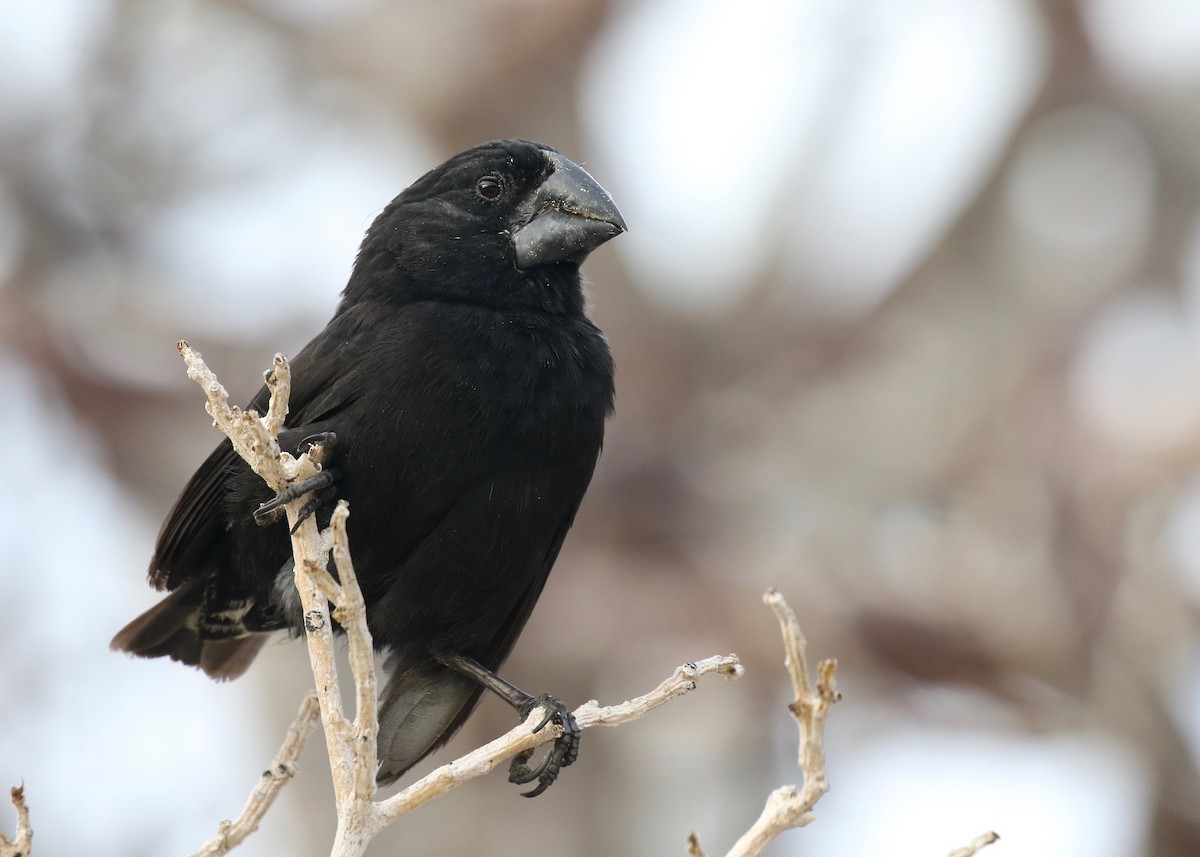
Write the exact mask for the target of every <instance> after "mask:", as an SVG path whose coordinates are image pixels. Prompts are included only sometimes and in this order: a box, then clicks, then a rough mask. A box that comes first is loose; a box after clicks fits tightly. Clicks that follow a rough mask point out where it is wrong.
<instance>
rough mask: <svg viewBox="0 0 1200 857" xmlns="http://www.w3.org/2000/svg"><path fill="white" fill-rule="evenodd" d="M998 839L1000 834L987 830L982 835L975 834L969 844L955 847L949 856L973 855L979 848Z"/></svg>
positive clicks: (962, 856) (972, 856)
mask: <svg viewBox="0 0 1200 857" xmlns="http://www.w3.org/2000/svg"><path fill="white" fill-rule="evenodd" d="M999 839H1000V835H999V834H998V833H994V832H992V831H990V830H989V831H988V832H987V833H985V834H983V835H982V836H977V837H975V839H973V840H971V844H970V845H968V846H967V847H966V848H956V849H954V850H953V851H951V852H950V857H974V855H976V854H978V853H979V852H980V850H981V849H983V848H985V847H987V846H988V845H991V844H992V843H993V842H996V841H998V840H999Z"/></svg>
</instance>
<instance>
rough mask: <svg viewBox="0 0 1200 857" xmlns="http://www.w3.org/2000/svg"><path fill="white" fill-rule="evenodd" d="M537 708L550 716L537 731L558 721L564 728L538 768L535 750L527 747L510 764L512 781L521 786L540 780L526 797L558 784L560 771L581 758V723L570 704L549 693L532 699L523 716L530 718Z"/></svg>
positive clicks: (509, 776) (525, 794)
mask: <svg viewBox="0 0 1200 857" xmlns="http://www.w3.org/2000/svg"><path fill="white" fill-rule="evenodd" d="M534 708H541V709H542V710H543V711H545V712H546V716H545V717H543V718H542V720H541V722H540V723H538V725H537V726H535V727H533V731H534V732H540V731H541V730H542V729H544V728H546V726H547V725H549V724H550V723H555V724H557V725H558V726H560V727H562V734H561V735H559V736H558V738H556V739H555V740H554V744H553V745H552V746H551V747H550V752H548V753H547V754H546V757H545V758H544V759H542V761H541V762H540V763H539V764H538V765H536V766H535V767H532V768H531V767H530V766H529V760H530V759H531V758H533V750H525V751H524V752H522V753H518V754H517V755H516V756H515V757H514V758H513V760H512V763H511V764H510V765H509V767H508V781H509V782H510V783H515V784H517V785H525V784H526V783H531V782H533V781H534V780H537V786H536V787H535V788H534V789H532V790H531V791H527V792H522V794H523V795H524V796H525V797H537V796H538V795H540V794H541V793H542V792H544V791H545V790H546V789H548V788H550V786H551V785H553V784H554V781H555V780H556V779H558V774H559V772H560V771H561V770H562V769H563V768H565V767H567V766H568V765H571V764H573V763H574V762H575V760H576V759H578V758H579V738H580V734H581V733H580V729H579V724H578V723H577V722H576V721H575V716H574V715H573V714H571V712H570V710H569V709H568V708H567V706H566V704H565V703H564V702H563V701H562V700H561V699H559V698H558V697H557V696H551V695H550V694H548V693H544V694H542V695H541V696H540V697H534V698H532V699H531V700H530V703H529V705H528V706H527V707H526V708H525V710H524V711H522V712H521V714H522V717H528V716H529V712H531V711H532V710H533V709H534Z"/></svg>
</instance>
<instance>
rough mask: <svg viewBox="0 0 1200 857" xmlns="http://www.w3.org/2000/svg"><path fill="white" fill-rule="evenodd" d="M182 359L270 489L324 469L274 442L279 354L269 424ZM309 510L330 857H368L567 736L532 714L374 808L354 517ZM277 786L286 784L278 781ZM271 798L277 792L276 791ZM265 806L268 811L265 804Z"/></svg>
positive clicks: (311, 648) (369, 662) (658, 698)
mask: <svg viewBox="0 0 1200 857" xmlns="http://www.w3.org/2000/svg"><path fill="white" fill-rule="evenodd" d="M179 352H180V354H182V355H183V357H184V360H185V361H187V365H188V377H190V378H192V379H194V380H195V381H197V382H198V383H199V384H200V385H201V387H203V388H204V390H205V392H206V393H207V395H208V403H207V404H206V406H205V407H206V409H207V410H208V413H209V414H210V415H211V416H212V417H213V422H214V424H215V425H216V426H217V427H218V428H219V429H221V430H222V431H223V432H225V433H226V435H228V436H229V438H230V440H231V441H232V443H233V446H234V449H235V450H236V451H237V453H238V454H239V455H240V456H242V458H244V459H245V460H246V462H247V463H248V464H249V465H250V467H251V468H252V469H253V470H254V472H255V473H257V474H259V475H260V476H261V477H262V478H263V479H264V480H265V481H266V482H267V484H268V485H270V486H271V488H272V489H274V490H275V491H277V492H278V491H282V490H283V489H284V488H286V487H287V486H288V485H290V484H294V483H295V482H298V481H301V480H304V479H307V478H308V477H310V476H313V475H315V474H317V473H318V472H319V471H320V462H321V455H322V452H323V451H322V449H321V448H320V446H314V447H313V449H312V450H310V451H309V452H307V453H305V454H304V455H301V456H300V457H299V458H296V457H293V456H291V455H290V454H288V453H286V452H282V451H281V450H280V448H279V445H278V443H277V441H276V436H277V433H278V432H279V431H280V430H281V429H282V426H283V422H284V417H285V415H286V414H287V396H288V394H289V392H290V386H291V375H290V372H289V369H288V363H287V359H286V358H284V357H283V356H282V355H276V357H275V366H274V368H273V369H272V370H271V371H270V372H268V373H267V375H266V381H267V386H268V388H269V390H270V393H271V401H270V404H269V407H268V410H267V416H266V417H265V418H261V419H260V418H259V417H258V415H257V414H255V413H254V412H252V411H251V412H247V411H242V410H240V409H238V408H236V407H230V406H229V401H228V394H227V393H226V391H225V388H224V387H222V386H221V384H220V383H219V382H218V381H217V379H216V377H215V376H214V375H213V374H212V372H211V371H210V370H209V369H208V367H207V366H205V365H204V361H203V360H202V359H201V357H200V355H199V354H198V353H197V352H196V351H194V350H193V349H191V348H190V347H188V344H187V343H186V342H180V343H179ZM304 503H305V497H300V498H297V499H295V500H293V501H291V502H289V503H288V504H286V506H285V507H284V508H285V510H286V512H287V519H288V524H289V525H290V526H292V527H293V528H294V532H293V533H292V550H293V553H294V557H295V568H296V578H295V579H296V588H297V590H298V591H299V594H300V600H301V603H302V605H303V609H304V630H305V637H306V640H307V642H308V652H309V660H310V662H311V664H312V669H313V677H314V679H315V681H316V690H317V700H318V703H319V707H320V713H321V722H322V724H323V726H324V729H325V743H326V748H327V750H328V752H329V762H330V767H331V769H332V771H333V785H334V795H335V800H336V803H337V817H338V827H337V835H336V838H335V840H334V844H333V850H332V852H331V853H332V855H333V857H358V855H361V854H363V853H364V852H365V850H366V847H367V845H368V844H369V843H370V841H371V839H372V838H373V837H374V836H375V835H376V834H377V833H379V831H381V830H382V829H383V828H384V827H386V826H387V825H388V824H390V823H392V822H393V821H395V820H396V819H397V818H399V817H400V816H401V815H404V814H405V813H407V812H410V811H411V810H413V809H415V808H416V807H418V806H421V805H422V804H425V803H427V802H429V801H430V800H433V799H434V798H436V797H439V796H441V795H443V794H445V793H446V792H448V791H450V790H451V789H453V788H455V787H457V786H459V785H461V784H462V783H464V782H467V781H468V780H471V779H474V778H476V777H480V776H482V775H483V774H486V773H487V772H488V771H490V770H492V768H494V767H496V765H498V764H499V763H500V762H503V761H505V760H506V759H509V758H511V757H512V756H515V755H516V754H517V753H520V752H523V751H525V750H529V749H531V748H535V747H539V746H541V745H543V744H547V743H550V742H551V741H553V740H555V739H556V738H557V737H558V736H559V735H560V734H561V728H560V727H556V726H553V725H552V726H549V727H547V728H545V729H542V730H541V731H540V732H537V733H534V732H533V731H532V730H533V727H534V726H535V725H536V724H537V723H539V722H541V719H542V717H543V712H541V711H539V710H535V711H534V712H533V713H531V714H530V716H529V718H528V719H527V720H526V721H525V723H523V724H521V725H520V726H518V727H516V728H515V729H513V730H511V731H510V732H508V733H507V734H506V735H502V736H501V737H499V738H497V739H496V740H494V741H492V742H491V743H489V744H487V745H486V746H484V747H481V748H479V749H478V750H475V751H474V752H472V753H468V754H467V755H466V756H463V757H462V758H461V759H458V760H456V761H454V762H451V763H449V764H448V765H443V766H442V767H440V768H438V769H437V770H435V771H433V772H432V773H430V774H428V775H427V776H425V777H423V778H422V779H421V780H418V781H417V782H416V783H414V784H412V785H411V786H409V787H408V788H406V789H404V790H403V791H401V792H400V793H398V794H396V795H393V796H392V797H391V798H388V799H387V800H385V801H382V802H375V801H374V800H373V798H374V792H375V770H376V766H377V765H376V733H377V729H378V726H377V723H376V716H377V713H376V696H375V694H376V683H377V679H376V675H375V665H374V658H373V645H372V642H371V634H370V631H369V630H368V628H367V618H366V607H365V605H364V603H363V598H362V592H361V590H360V589H359V587H358V581H357V577H356V576H355V573H354V566H353V563H352V562H351V559H350V548H349V544H348V540H347V536H346V519H347V517H348V515H349V509H348V507H347V505H346V503H345V501H342V502H340V503H339V504H338V506H337V508H336V509H335V511H334V513H333V515H332V517H331V519H330V527H329V530H328V531H326V532H325V533H322V532H320V531H319V530H318V528H317V525H316V523H315V521H314V519H313V517H311V516H310V517H309V518H307V519H306V520H305V521H304V523H303V524H301V525H300V526H298V527H297V526H296V521H297V519H298V516H299V515H300V513H301V510H302V509H303V506H304ZM331 552H332V556H333V561H334V565H335V567H336V569H337V579H336V580H335V579H334V577H333V575H331V574H330V573H329V567H328V563H329V557H330V554H331ZM330 603H332V604H334V605H335V606H334V609H333V615H334V616H335V617H336V619H337V621H338V624H339V625H341V626H342V628H343V630H344V631H345V632H346V637H347V641H348V645H349V650H350V665H351V670H352V672H353V675H354V680H355V716H354V719H353V721H351V720H349V719H347V717H346V715H345V713H344V712H343V709H342V703H341V694H340V691H339V689H338V677H337V669H336V666H335V661H334V657H333V630H332V623H331V621H330V610H329V605H330ZM741 671H742V667H741V664H739V663H738V660H737V657H736V656H734V655H726V656H721V657H712V658H708V659H706V660H703V661H698V662H696V663H689V664H684V665H683V666H681V667H679V668H678V669H676V670H675V672H674V673H673V674H672V675H671V676H670V677H669V678H667V679H666V680H665V681H664V682H663V683H662V684H660V685H659V686H658V687H656V688H655V689H654V690H652V691H651V692H650V693H647V694H645V695H643V696H639V697H636V698H634V699H631V700H629V701H628V702H624V703H621V704H620V705H613V706H605V707H602V706H600V705H598V704H597V703H596V702H594V701H593V702H588V703H586V704H584V705H582V706H580V708H579V709H578V710H577V711H576V712H575V717H576V720H577V721H578V723H579V726H580V728H581V729H587V728H590V727H592V726H616V725H619V724H621V723H625V722H628V721H630V720H634V719H636V718H638V717H641V716H643V715H645V714H646V713H648V712H650V711H652V710H653V709H655V708H657V707H658V706H660V705H662V704H663V703H665V702H668V701H669V700H671V699H674V698H676V697H678V696H682V695H683V694H685V693H687V692H689V691H691V690H694V689H695V687H696V679H697V678H699V677H700V676H702V675H707V674H710V673H716V674H721V675H725V676H728V677H730V678H735V677H737V676H738V675H740V674H741ZM285 746H286V745H285ZM278 785H280V786H281V785H282V782H280V783H279V784H278ZM275 791H278V786H277V787H276V788H275ZM272 798H273V794H272ZM252 800H253V798H252ZM267 803H268V804H269V800H268V801H267ZM256 806H258V804H256ZM262 809H263V811H265V809H266V807H265V806H263V807H262ZM244 815H245V814H244ZM260 818H261V813H259V814H258V815H257V816H255V817H253V818H252V819H251V820H250V821H249V822H248V826H246V828H245V832H244V833H242V834H241V837H240V838H239V839H238V840H237V841H241V838H244V836H245V835H246V834H248V833H249V832H250V831H251V830H252V829H253V826H256V825H257V823H258V820H259V819H260ZM240 821H241V820H240V819H239V822H240ZM235 824H237V823H235ZM233 828H234V825H229V826H226V825H222V829H221V831H220V832H219V833H218V834H217V835H216V836H215V837H214V838H213V840H210V843H212V842H214V841H215V842H217V845H216V848H217V850H207V851H206V850H204V849H201V851H200V852H197V855H204V857H208V855H210V854H212V855H220V854H224V853H225V852H226V851H228V850H229V848H232V847H233V846H234V845H236V844H237V841H234V839H233V836H232V835H230V834H231V832H232V831H233ZM239 832H240V828H239ZM208 846H209V843H206V846H205V847H206V848H207V847H208Z"/></svg>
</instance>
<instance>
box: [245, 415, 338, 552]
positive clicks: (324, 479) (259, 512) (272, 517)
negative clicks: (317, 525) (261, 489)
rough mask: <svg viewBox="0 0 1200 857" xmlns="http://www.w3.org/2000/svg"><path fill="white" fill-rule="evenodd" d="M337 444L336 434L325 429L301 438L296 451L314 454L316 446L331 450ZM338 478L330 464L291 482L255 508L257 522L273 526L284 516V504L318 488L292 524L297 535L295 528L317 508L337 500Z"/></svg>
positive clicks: (292, 530) (265, 525) (255, 521)
mask: <svg viewBox="0 0 1200 857" xmlns="http://www.w3.org/2000/svg"><path fill="white" fill-rule="evenodd" d="M336 445H337V435H336V434H335V433H334V432H331V431H323V432H320V433H318V434H310V435H309V436H308V437H306V438H304V440H302V441H300V443H299V444H297V446H296V454H297V455H304V454H307V453H311V452H312V450H313V447H314V446H320V447H322V448H323V451H324V452H326V453H328V452H329V451H330V450H332V449H333V448H334V446H336ZM318 463H320V459H318ZM336 479H337V471H335V470H333V469H331V468H328V467H327V468H325V469H324V470H322V471H321V472H320V473H318V474H317V475H316V476H310V477H309V478H308V479H302V480H301V481H299V482H297V483H295V484H294V485H289V486H288V487H287V488H284V489H283V490H282V491H280V492H279V493H278V494H276V495H275V496H274V497H272V498H271V499H270V500H268V501H267V502H265V503H263V504H262V505H261V506H259V507H258V508H257V509H256V510H255V512H254V523H256V524H258V525H259V526H260V527H268V526H270V525H271V524H273V523H275V522H276V521H278V520H279V519H280V518H282V517H283V514H284V511H283V507H284V506H286V505H287V504H288V503H290V502H292V501H293V500H296V499H298V498H300V497H303V496H304V495H305V494H307V493H308V492H309V491H315V492H316V493H315V494H314V495H313V497H312V499H310V500H309V501H308V502H307V503H305V504H304V506H303V507H302V508H301V509H300V514H299V515H297V516H296V523H295V524H294V525H292V529H291V533H293V534H294V533H295V532H296V530H298V529H300V525H301V524H303V523H304V522H305V521H307V520H308V519H309V518H311V517H312V516H313V514H314V513H315V512H316V511H317V509H319V508H321V506H322V505H323V504H324V503H326V502H328V501H329V500H332V499H334V494H335V493H336V488H335V486H334V482H335V481H336Z"/></svg>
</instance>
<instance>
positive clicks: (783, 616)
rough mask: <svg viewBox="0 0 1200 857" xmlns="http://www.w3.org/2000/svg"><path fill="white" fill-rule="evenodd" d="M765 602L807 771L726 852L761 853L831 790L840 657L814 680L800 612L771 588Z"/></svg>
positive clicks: (739, 855) (699, 856) (696, 847)
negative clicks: (829, 761) (829, 757)
mask: <svg viewBox="0 0 1200 857" xmlns="http://www.w3.org/2000/svg"><path fill="white" fill-rule="evenodd" d="M763 601H764V602H765V603H766V605H767V606H768V607H770V608H771V609H772V610H773V611H775V618H776V619H778V620H779V628H780V631H782V633H783V645H784V650H785V652H786V658H785V665H786V666H787V671H788V674H789V675H790V676H791V679H792V688H793V690H794V691H795V695H796V698H795V701H794V702H792V704H791V705H789V706H788V710H789V711H791V712H792V716H793V717H794V718H796V725H797V726H798V727H799V729H800V769H801V770H802V771H803V772H804V787H803V788H801V789H799V790H798V789H797V788H796V787H795V786H780V787H779V788H777V789H776V790H775V791H773V792H772V793H771V794H770V796H769V797H768V798H767V802H766V805H765V806H764V807H763V811H762V814H761V815H760V816H759V817H758V820H757V821H755V822H754V824H752V825H751V826H750V829H749V830H747V831H746V832H745V833H743V834H742V836H741V838H740V839H738V841H737V842H736V843H734V845H733V847H732V848H731V849H730V850H729V852H728V853H727V855H726V857H757V855H759V854H761V853H762V852H763V850H764V849H766V847H767V846H768V845H770V844H771V842H772V841H774V839H775V838H776V837H777V836H779V834H781V833H783V831H785V830H790V829H792V828H794V827H803V826H804V825H806V824H808V823H809V822H811V821H812V820H813V816H812V809H813V807H814V806H816V804H817V801H819V800H820V799H821V797H822V796H823V795H824V794H825V793H826V792H827V791H829V783H828V781H827V780H826V778H825V747H824V743H823V742H824V735H825V719H826V718H827V717H828V716H829V710H830V709H831V708H832V707H833V704H834V703H835V702H837V701H838V700H839V699H841V694H839V693H838V692H837V661H834V660H832V659H830V660H824V661H821V662H820V663H819V664H818V665H817V682H816V684H815V685H814V684H813V683H812V680H811V678H810V677H809V673H808V661H807V648H808V641H807V640H805V638H804V634H803V633H802V632H801V630H800V623H799V621H798V620H797V619H796V614H795V613H794V612H793V611H792V608H791V607H789V606H788V603H787V601H786V600H785V599H784V597H783V595H781V594H780V593H779V592H778V591H777V590H775V589H774V588H772V589H768V590H767V592H766V593H765V594H764V595H763ZM688 853H689V854H690V855H691V857H703V855H704V850H703V848H702V846H701V845H700V838H699V837H698V836H697V835H696V834H695V833H693V834H691V835H690V836H689V837H688Z"/></svg>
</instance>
